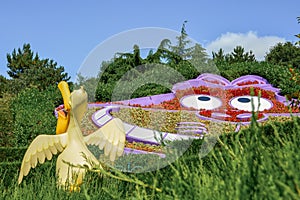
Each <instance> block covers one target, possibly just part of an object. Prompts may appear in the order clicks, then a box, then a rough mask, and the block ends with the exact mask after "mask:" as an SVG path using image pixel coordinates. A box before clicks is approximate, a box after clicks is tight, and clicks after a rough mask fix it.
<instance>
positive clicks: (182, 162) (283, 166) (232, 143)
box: [0, 119, 300, 199]
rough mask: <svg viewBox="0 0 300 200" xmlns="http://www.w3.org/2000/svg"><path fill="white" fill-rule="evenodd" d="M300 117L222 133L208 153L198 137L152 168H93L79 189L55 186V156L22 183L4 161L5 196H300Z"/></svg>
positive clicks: (0, 196) (1, 187) (16, 165)
mask: <svg viewBox="0 0 300 200" xmlns="http://www.w3.org/2000/svg"><path fill="white" fill-rule="evenodd" d="M299 123H300V120H299V119H294V120H293V121H287V122H284V123H280V122H269V123H266V124H265V125H263V126H262V125H256V124H255V123H254V124H253V126H252V127H251V128H249V129H244V130H242V131H240V132H238V133H231V134H226V135H221V136H220V138H219V140H218V142H217V144H216V145H215V146H214V148H213V149H212V151H210V152H209V154H208V155H207V156H205V157H203V158H200V157H199V149H200V147H201V145H202V142H203V141H202V140H195V141H193V143H192V145H191V146H190V147H189V149H188V150H187V151H186V152H185V153H184V154H183V156H181V157H180V158H179V159H177V160H176V161H175V162H173V163H171V164H170V165H168V166H166V167H164V168H161V169H159V170H155V171H151V172H145V173H122V174H119V173H116V172H113V171H112V172H110V173H111V174H114V175H116V176H117V177H119V178H113V177H110V176H108V175H106V174H103V175H102V176H99V175H98V173H95V172H89V173H88V174H87V176H86V179H85V183H84V185H83V186H82V188H81V191H80V192H75V193H71V192H65V191H63V190H60V189H58V188H57V187H56V179H55V160H53V161H51V162H49V161H48V162H47V164H44V165H38V167H37V168H36V169H34V170H32V171H31V172H30V174H29V176H28V177H25V179H24V182H22V184H21V185H17V183H16V182H17V176H18V168H19V163H18V162H16V163H7V162H6V163H4V162H3V163H2V164H1V165H0V166H1V168H0V172H1V173H0V174H1V177H0V180H1V183H0V190H1V191H2V192H1V193H0V199H299V198H300V173H299V172H300V154H299V146H300V125H299ZM179 143H180V142H179ZM128 159H134V157H132V156H131V157H130V158H128ZM150 159H151V158H150ZM153 159H154V160H155V159H157V157H155V158H154V157H153ZM137 160H139V161H141V157H140V158H138V159H137ZM125 163H126V162H125ZM154 163H155V162H154ZM108 172H109V171H108ZM145 185H148V186H145ZM151 187H152V188H151ZM153 188H158V189H160V190H161V191H157V190H154V189H153Z"/></svg>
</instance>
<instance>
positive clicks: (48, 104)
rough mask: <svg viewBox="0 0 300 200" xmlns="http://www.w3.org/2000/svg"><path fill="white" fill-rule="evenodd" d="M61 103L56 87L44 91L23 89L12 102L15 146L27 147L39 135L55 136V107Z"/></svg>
mask: <svg viewBox="0 0 300 200" xmlns="http://www.w3.org/2000/svg"><path fill="white" fill-rule="evenodd" d="M61 103H62V97H61V94H60V92H59V90H58V88H57V87H52V86H49V87H48V88H47V89H46V90H44V91H39V90H38V89H35V88H31V89H24V91H22V92H20V93H19V94H18V95H17V97H16V98H15V99H14V100H13V101H12V104H11V109H12V114H13V121H14V123H13V134H14V144H15V145H16V146H27V145H29V143H30V142H31V141H32V140H33V139H34V138H35V137H36V136H37V135H39V134H55V127H56V118H55V116H54V114H53V112H54V109H55V107H56V106H58V105H59V104H61Z"/></svg>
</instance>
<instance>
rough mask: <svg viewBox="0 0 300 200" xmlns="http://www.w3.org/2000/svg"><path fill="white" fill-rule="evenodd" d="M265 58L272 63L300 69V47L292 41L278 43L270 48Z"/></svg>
mask: <svg viewBox="0 0 300 200" xmlns="http://www.w3.org/2000/svg"><path fill="white" fill-rule="evenodd" d="M265 60H266V61H267V62H269V63H272V64H277V65H283V66H289V67H294V68H299V69H300V47H298V46H296V45H294V44H293V43H291V42H285V43H278V44H276V45H275V46H274V47H272V48H271V49H270V52H269V53H267V55H266V57H265Z"/></svg>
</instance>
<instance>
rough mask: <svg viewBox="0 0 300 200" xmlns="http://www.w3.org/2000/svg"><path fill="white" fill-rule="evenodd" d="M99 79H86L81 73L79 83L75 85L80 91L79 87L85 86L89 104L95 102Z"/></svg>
mask: <svg viewBox="0 0 300 200" xmlns="http://www.w3.org/2000/svg"><path fill="white" fill-rule="evenodd" d="M98 81H99V80H98V79H97V78H95V77H91V78H89V77H84V76H83V75H81V74H80V73H79V74H77V81H76V83H75V84H74V89H78V88H79V87H81V86H83V88H84V90H85V91H86V93H87V94H88V102H95V94H96V88H97V83H98Z"/></svg>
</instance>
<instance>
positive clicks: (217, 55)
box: [212, 46, 256, 65]
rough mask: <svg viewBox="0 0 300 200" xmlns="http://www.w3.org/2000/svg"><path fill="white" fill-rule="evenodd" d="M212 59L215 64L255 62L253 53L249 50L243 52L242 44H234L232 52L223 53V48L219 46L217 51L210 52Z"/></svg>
mask: <svg viewBox="0 0 300 200" xmlns="http://www.w3.org/2000/svg"><path fill="white" fill-rule="evenodd" d="M212 55H213V60H214V61H215V63H216V65H219V64H223V63H229V64H233V63H241V62H255V61H256V59H255V55H254V54H253V52H252V51H251V50H250V51H249V52H245V49H244V48H243V47H242V46H236V47H235V48H234V49H233V52H231V53H229V54H226V55H225V54H224V50H223V49H222V48H221V49H220V50H219V51H218V52H212Z"/></svg>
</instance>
